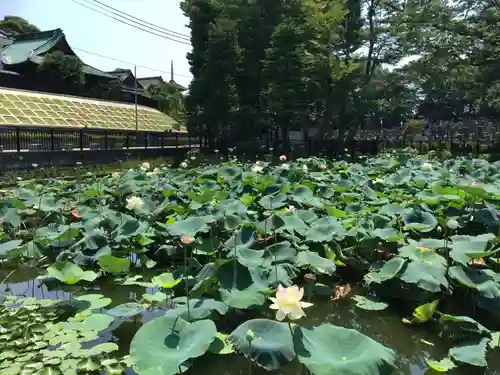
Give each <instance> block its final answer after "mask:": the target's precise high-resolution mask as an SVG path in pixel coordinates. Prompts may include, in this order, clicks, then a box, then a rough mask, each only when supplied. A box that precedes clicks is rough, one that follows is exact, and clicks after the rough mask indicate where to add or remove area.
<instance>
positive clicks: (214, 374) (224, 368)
mask: <svg viewBox="0 0 500 375" xmlns="http://www.w3.org/2000/svg"><path fill="white" fill-rule="evenodd" d="M7 274H8V272H5V271H3V270H0V280H3V278H4V277H5V276H6V275H7ZM36 276H37V275H36V273H35V271H34V270H33V269H32V268H25V269H24V268H21V269H19V270H17V271H16V272H15V273H14V274H12V275H11V276H10V277H9V282H8V283H6V284H0V298H1V296H2V295H18V296H25V297H36V298H52V299H54V298H59V299H69V298H72V297H74V296H77V295H81V294H87V293H96V292H99V293H101V294H103V295H104V296H106V297H109V298H111V299H112V301H113V303H112V305H111V306H116V305H119V304H122V303H126V302H130V301H134V300H138V299H140V298H141V296H142V294H143V293H145V292H146V289H145V288H141V287H136V286H132V287H129V286H127V287H125V286H117V285H116V284H114V283H113V282H112V281H104V282H102V283H100V284H99V285H96V286H93V287H92V288H83V287H81V286H71V287H68V286H64V291H63V290H62V288H61V287H60V286H58V289H51V288H49V286H48V285H45V284H43V283H41V282H40V281H39V280H36V279H35V278H36ZM147 292H152V290H148V291H147ZM313 302H314V301H313ZM162 313H163V312H162V311H155V312H151V311H146V312H145V313H144V314H143V316H142V317H141V318H140V319H136V320H134V319H133V318H130V319H117V320H116V321H115V322H114V323H113V324H112V325H111V327H110V328H109V329H108V330H106V331H105V332H103V333H102V337H101V340H102V341H113V342H116V343H117V344H118V345H119V346H120V351H119V353H117V354H119V355H125V354H128V351H129V347H130V342H131V340H132V338H133V336H134V334H135V332H136V331H137V330H138V329H139V328H140V326H141V324H142V323H143V322H145V321H148V320H150V319H152V318H154V317H155V316H160V315H162ZM307 313H308V316H307V319H306V321H305V322H307V323H312V324H314V325H319V324H321V323H322V322H325V321H327V322H329V323H332V324H335V325H338V326H342V327H346V328H352V329H356V330H357V331H359V332H362V333H363V334H365V335H367V336H369V337H371V338H373V339H374V340H377V341H378V342H380V343H381V344H384V345H386V346H387V347H390V348H392V349H393V350H394V351H395V352H396V354H397V357H398V363H397V369H396V371H395V372H394V373H395V374H411V375H424V374H425V375H431V374H438V373H437V372H434V371H433V370H429V369H428V366H427V365H426V363H425V358H426V357H431V358H433V359H438V360H439V359H441V358H443V357H444V356H446V354H447V352H448V349H449V348H450V347H451V346H453V344H451V343H450V342H449V341H448V340H446V339H444V338H440V337H439V336H438V334H437V332H434V331H433V330H432V329H428V328H426V327H422V326H409V325H404V324H402V323H401V317H400V316H397V315H396V314H395V313H394V312H391V310H390V309H388V310H386V311H363V310H360V309H358V308H356V307H354V303H352V302H351V301H348V300H347V301H334V302H332V301H324V300H320V301H316V304H315V305H314V307H312V308H309V309H307ZM264 314H266V315H268V317H270V318H272V315H271V314H272V311H270V310H269V311H264ZM225 319H227V318H226V317H221V318H220V321H219V322H218V324H219V325H220V323H222V324H224V325H225V323H226V321H225ZM216 323H217V322H216ZM487 359H488V365H489V367H488V370H485V371H484V370H482V369H480V368H477V367H472V366H461V367H459V368H457V369H455V370H453V371H452V372H450V374H454V375H476V374H488V375H498V374H500V356H498V351H497V352H490V354H489V356H488V358H487ZM201 373H203V375H247V374H248V361H247V360H246V358H245V357H243V356H240V355H231V356H217V355H210V354H207V355H205V356H203V357H202V358H199V359H197V360H196V361H195V363H194V366H193V367H192V368H191V369H190V370H189V371H188V372H187V373H186V375H197V374H201ZM127 374H128V375H132V374H135V373H134V372H133V371H132V370H128V371H127ZM252 374H253V375H264V374H273V375H274V374H275V375H303V371H302V368H301V366H300V364H298V363H296V362H292V363H290V364H289V365H288V366H285V367H283V368H281V369H280V370H278V371H275V372H272V373H269V372H268V371H265V370H263V369H260V368H256V367H254V368H253V369H252ZM332 375H333V374H332Z"/></svg>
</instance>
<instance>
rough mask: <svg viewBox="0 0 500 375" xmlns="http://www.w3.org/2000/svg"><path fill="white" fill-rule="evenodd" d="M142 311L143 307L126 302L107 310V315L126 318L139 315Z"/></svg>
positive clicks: (135, 303)
mask: <svg viewBox="0 0 500 375" xmlns="http://www.w3.org/2000/svg"><path fill="white" fill-rule="evenodd" d="M144 309H145V306H143V305H141V304H140V303H137V302H128V303H123V304H121V305H118V306H116V307H113V308H112V309H111V310H108V311H107V313H108V314H109V315H112V316H117V317H125V318H128V317H131V316H134V315H137V314H139V313H141V312H142V310H144Z"/></svg>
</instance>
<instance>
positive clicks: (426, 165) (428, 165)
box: [422, 162, 432, 171]
mask: <svg viewBox="0 0 500 375" xmlns="http://www.w3.org/2000/svg"><path fill="white" fill-rule="evenodd" d="M422 169H423V170H424V171H430V170H432V164H431V163H427V162H426V163H423V164H422Z"/></svg>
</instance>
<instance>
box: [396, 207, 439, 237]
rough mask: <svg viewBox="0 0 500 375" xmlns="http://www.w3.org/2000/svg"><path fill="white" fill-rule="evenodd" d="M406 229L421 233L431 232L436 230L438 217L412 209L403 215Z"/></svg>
mask: <svg viewBox="0 0 500 375" xmlns="http://www.w3.org/2000/svg"><path fill="white" fill-rule="evenodd" d="M403 221H404V223H405V229H406V230H408V229H413V230H416V231H419V232H430V231H432V230H433V229H434V228H436V226H437V224H438V222H437V219H436V217H435V216H434V215H433V214H432V213H430V212H427V211H422V210H418V209H410V210H408V211H407V212H405V214H404V215H403Z"/></svg>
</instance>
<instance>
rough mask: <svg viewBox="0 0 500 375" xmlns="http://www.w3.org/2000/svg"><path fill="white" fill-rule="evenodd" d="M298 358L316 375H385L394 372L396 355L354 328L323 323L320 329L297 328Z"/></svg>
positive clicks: (294, 337)
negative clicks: (356, 374) (354, 374)
mask: <svg viewBox="0 0 500 375" xmlns="http://www.w3.org/2000/svg"><path fill="white" fill-rule="evenodd" d="M293 341H294V347H295V351H296V353H297V358H298V360H299V362H301V363H302V364H304V365H305V366H306V367H307V368H308V369H309V371H311V372H312V373H313V374H315V375H330V374H338V375H348V374H352V373H353V369H356V370H355V371H356V373H359V374H385V373H391V372H392V371H393V369H394V363H395V360H396V355H395V353H394V351H393V350H392V349H389V348H386V347H385V346H383V345H381V344H379V343H378V342H376V341H375V340H372V339H371V338H369V337H367V336H365V335H363V334H362V333H360V332H358V331H355V330H353V329H347V328H343V327H337V326H334V325H332V324H328V323H324V324H322V325H320V326H318V327H312V326H307V327H306V326H295V327H294V329H293Z"/></svg>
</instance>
